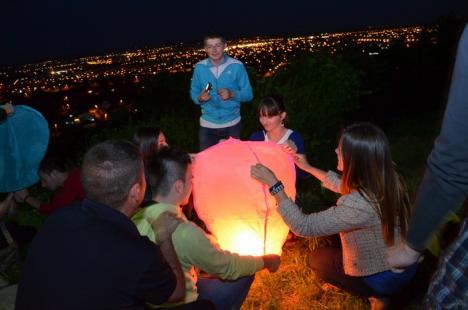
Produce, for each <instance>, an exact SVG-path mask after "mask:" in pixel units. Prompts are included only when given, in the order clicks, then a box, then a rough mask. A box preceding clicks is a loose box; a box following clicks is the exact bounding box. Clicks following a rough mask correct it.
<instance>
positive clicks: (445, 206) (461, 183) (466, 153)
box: [406, 25, 468, 251]
mask: <svg viewBox="0 0 468 310" xmlns="http://www.w3.org/2000/svg"><path fill="white" fill-rule="evenodd" d="M467 192H468V25H466V26H465V30H464V31H463V34H462V36H461V38H460V41H459V44H458V50H457V56H456V60H455V66H454V70H453V75H452V82H451V86H450V91H449V96H448V102H447V107H446V110H445V114H444V119H443V122H442V128H441V131H440V134H439V137H438V138H437V139H436V140H435V143H434V148H433V149H432V152H431V154H430V155H429V158H428V160H427V167H426V171H425V174H424V178H423V180H422V183H421V184H420V187H419V189H418V193H417V196H416V206H415V211H414V214H413V215H412V218H411V221H410V226H409V231H408V234H407V238H406V239H407V241H408V243H409V245H410V246H411V247H412V248H414V249H415V250H418V251H421V250H423V249H424V248H425V245H426V243H427V241H428V239H429V237H430V235H431V233H432V232H433V231H434V230H436V229H437V228H438V227H439V225H440V224H441V223H442V222H443V221H444V219H445V218H446V216H447V215H448V214H449V213H450V211H454V210H456V209H457V208H459V207H460V206H461V205H462V204H463V201H464V199H465V197H466V195H467Z"/></svg>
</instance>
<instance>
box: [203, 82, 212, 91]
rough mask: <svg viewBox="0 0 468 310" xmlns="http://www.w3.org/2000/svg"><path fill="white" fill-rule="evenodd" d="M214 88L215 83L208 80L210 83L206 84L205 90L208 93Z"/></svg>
mask: <svg viewBox="0 0 468 310" xmlns="http://www.w3.org/2000/svg"><path fill="white" fill-rule="evenodd" d="M212 89H213V85H211V82H208V84H206V86H205V91H206V92H207V93H210V91H211V90H212Z"/></svg>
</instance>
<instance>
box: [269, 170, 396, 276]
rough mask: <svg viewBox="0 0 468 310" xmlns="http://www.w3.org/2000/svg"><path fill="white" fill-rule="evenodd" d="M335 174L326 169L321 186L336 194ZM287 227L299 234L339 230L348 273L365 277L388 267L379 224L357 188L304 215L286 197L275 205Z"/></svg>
mask: <svg viewBox="0 0 468 310" xmlns="http://www.w3.org/2000/svg"><path fill="white" fill-rule="evenodd" d="M340 185H341V181H340V178H339V176H338V174H336V173H334V172H331V171H329V172H328V173H327V176H326V179H325V180H324V182H323V186H324V187H326V188H328V189H330V190H332V191H334V192H337V193H340ZM278 211H279V212H280V214H281V216H282V217H283V219H284V221H285V222H286V224H288V226H289V227H290V229H291V230H292V231H293V232H294V233H295V234H297V235H299V236H304V237H313V236H327V235H333V234H337V233H339V235H340V239H341V245H342V247H343V268H344V271H345V273H346V274H347V275H350V276H367V275H372V274H375V273H378V272H382V271H385V270H389V269H390V266H389V265H388V262H387V259H386V245H385V241H384V238H383V234H382V225H381V221H380V218H379V215H378V213H377V211H376V210H375V209H374V207H373V206H372V205H371V204H370V203H369V202H368V201H367V200H366V199H365V198H364V197H363V196H362V195H361V194H360V193H359V192H357V191H354V192H352V193H350V194H347V195H343V196H341V197H340V198H339V199H338V201H337V203H336V206H333V207H330V208H328V209H327V210H324V211H321V212H316V213H312V214H309V215H306V214H304V213H302V211H301V209H300V208H299V207H298V206H297V205H296V204H295V203H294V202H293V201H292V200H290V199H288V200H286V201H284V202H282V203H281V204H280V206H279V208H278Z"/></svg>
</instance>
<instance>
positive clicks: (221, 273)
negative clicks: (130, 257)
mask: <svg viewBox="0 0 468 310" xmlns="http://www.w3.org/2000/svg"><path fill="white" fill-rule="evenodd" d="M165 211H169V212H172V213H174V214H177V215H178V216H179V217H180V218H181V219H182V220H183V221H184V222H183V223H181V224H180V225H179V226H178V227H177V229H176V231H175V232H174V233H173V234H172V243H173V245H174V249H175V252H176V254H177V257H178V258H179V261H180V264H181V265H182V269H183V271H184V275H185V289H186V294H185V302H191V301H194V300H196V299H197V298H198V293H197V286H196V283H197V277H198V270H203V271H205V272H206V273H208V274H210V275H213V276H216V277H218V278H220V279H224V280H235V279H237V278H240V277H244V276H249V275H253V274H254V273H255V272H257V271H259V270H261V269H263V259H262V258H261V257H255V256H241V255H238V254H234V253H231V252H229V251H224V250H222V249H221V248H220V247H219V245H218V243H217V241H216V239H215V238H214V237H212V236H210V235H207V234H206V233H205V232H204V231H203V230H202V229H201V228H200V227H198V226H197V225H195V224H194V223H192V222H190V221H189V220H187V218H186V217H185V216H184V214H183V213H182V210H181V208H180V207H177V206H174V205H169V204H164V203H157V204H154V205H151V206H148V207H146V208H142V209H140V210H139V211H138V212H137V213H136V214H135V215H134V216H133V217H132V221H133V222H134V223H135V225H136V226H137V228H138V231H139V232H140V234H141V235H142V236H147V237H148V238H149V239H150V240H151V241H153V242H156V243H157V240H156V241H155V235H154V232H153V229H152V228H151V225H150V223H149V221H148V220H150V221H152V220H154V219H156V218H157V217H158V216H159V215H160V214H161V213H163V212H165Z"/></svg>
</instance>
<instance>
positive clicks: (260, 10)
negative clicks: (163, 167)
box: [0, 0, 468, 65]
mask: <svg viewBox="0 0 468 310" xmlns="http://www.w3.org/2000/svg"><path fill="white" fill-rule="evenodd" d="M286 3H287V4H286ZM0 12H1V13H0V29H2V30H3V31H2V34H3V35H2V39H1V41H0V42H2V43H1V48H0V65H5V64H20V63H27V62H35V61H40V60H45V59H50V58H63V57H74V56H82V55H95V54H102V53H105V52H107V51H114V50H125V49H132V48H140V47H145V46H158V45H161V44H170V43H176V42H188V43H190V42H200V41H201V40H202V38H203V35H204V34H206V33H208V32H220V33H223V34H224V35H225V36H226V37H227V38H228V39H229V38H238V37H251V36H257V35H295V34H312V33H317V32H321V31H341V30H353V29H359V28H363V27H366V26H381V25H388V26H393V25H408V24H411V25H413V24H420V23H431V22H435V21H436V20H437V19H438V18H439V17H441V16H447V15H448V14H449V13H450V12H453V13H455V14H457V15H462V16H468V1H467V0H387V1H382V0H380V1H379V0H373V1H371V0H354V1H349V0H341V1H338V0H327V1H316V0H314V1H312V0H308V1H307V0H302V1H298V0H289V1H284V0H283V1H277V0H269V1H266V0H260V1H255V0H248V1H246V0H238V1H229V2H221V1H218V2H215V1H177V0H169V1H159V0H144V1H142V0H113V1H109V0H61V1H59V0H7V1H2V4H0ZM5 30H6V31H5ZM5 33H6V35H5Z"/></svg>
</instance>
